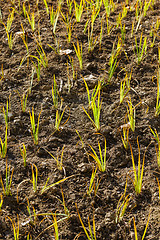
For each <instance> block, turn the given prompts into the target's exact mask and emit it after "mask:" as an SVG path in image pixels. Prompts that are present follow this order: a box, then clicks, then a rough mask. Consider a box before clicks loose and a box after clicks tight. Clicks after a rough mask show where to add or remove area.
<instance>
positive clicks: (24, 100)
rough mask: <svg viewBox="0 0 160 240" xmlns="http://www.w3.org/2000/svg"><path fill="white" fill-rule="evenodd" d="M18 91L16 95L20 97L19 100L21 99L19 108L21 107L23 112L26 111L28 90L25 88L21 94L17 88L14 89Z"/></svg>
mask: <svg viewBox="0 0 160 240" xmlns="http://www.w3.org/2000/svg"><path fill="white" fill-rule="evenodd" d="M16 92H17V93H18V96H19V98H20V101H21V109H22V112H23V113H24V112H25V111H26V107H27V98H28V94H29V91H28V90H27V92H26V93H25V92H24V93H23V94H22V96H21V95H20V93H19V92H18V90H17V91H16Z"/></svg>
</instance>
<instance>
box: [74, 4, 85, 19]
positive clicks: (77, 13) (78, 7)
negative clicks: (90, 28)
mask: <svg viewBox="0 0 160 240" xmlns="http://www.w3.org/2000/svg"><path fill="white" fill-rule="evenodd" d="M74 7H75V16H76V21H77V22H80V21H81V16H82V13H83V0H81V1H80V4H78V3H77V2H76V1H75V0H74Z"/></svg>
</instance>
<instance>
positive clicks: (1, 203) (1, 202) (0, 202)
mask: <svg viewBox="0 0 160 240" xmlns="http://www.w3.org/2000/svg"><path fill="white" fill-rule="evenodd" d="M2 205H3V195H2V194H1V201H0V213H1V210H2Z"/></svg>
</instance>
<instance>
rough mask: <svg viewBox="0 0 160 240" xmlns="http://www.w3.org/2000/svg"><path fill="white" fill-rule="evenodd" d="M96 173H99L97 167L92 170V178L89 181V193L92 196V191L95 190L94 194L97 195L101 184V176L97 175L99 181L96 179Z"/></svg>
mask: <svg viewBox="0 0 160 240" xmlns="http://www.w3.org/2000/svg"><path fill="white" fill-rule="evenodd" d="M96 173H97V168H96V169H94V167H93V170H92V175H91V178H90V183H89V187H88V189H87V195H88V196H91V193H92V191H93V190H94V196H96V194H97V191H98V188H99V184H100V181H101V180H99V178H98V177H97V181H96Z"/></svg>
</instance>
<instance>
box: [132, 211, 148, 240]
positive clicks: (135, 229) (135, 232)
mask: <svg viewBox="0 0 160 240" xmlns="http://www.w3.org/2000/svg"><path fill="white" fill-rule="evenodd" d="M149 219H150V214H149V216H148V220H147V223H146V227H145V229H144V232H143V236H142V239H141V240H143V239H144V238H145V235H146V232H147V228H148V224H149ZM133 223H134V236H135V240H138V239H139V238H138V234H137V228H136V222H135V218H134V217H133Z"/></svg>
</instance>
